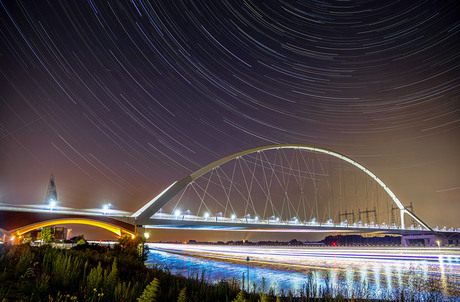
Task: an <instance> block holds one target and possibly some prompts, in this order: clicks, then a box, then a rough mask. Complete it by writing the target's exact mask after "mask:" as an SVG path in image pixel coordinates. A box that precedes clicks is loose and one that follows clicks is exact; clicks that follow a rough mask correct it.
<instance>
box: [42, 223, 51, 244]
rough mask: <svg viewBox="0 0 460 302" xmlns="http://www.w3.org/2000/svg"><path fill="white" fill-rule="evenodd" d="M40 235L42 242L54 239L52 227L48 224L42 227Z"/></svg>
mask: <svg viewBox="0 0 460 302" xmlns="http://www.w3.org/2000/svg"><path fill="white" fill-rule="evenodd" d="M40 236H41V238H42V240H43V241H44V242H46V243H49V242H52V241H53V240H54V235H53V229H52V228H51V227H50V226H47V227H44V228H42V231H41V235H40Z"/></svg>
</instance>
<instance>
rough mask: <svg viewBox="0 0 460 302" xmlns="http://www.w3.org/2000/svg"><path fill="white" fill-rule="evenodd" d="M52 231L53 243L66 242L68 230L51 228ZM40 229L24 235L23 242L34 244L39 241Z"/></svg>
mask: <svg viewBox="0 0 460 302" xmlns="http://www.w3.org/2000/svg"><path fill="white" fill-rule="evenodd" d="M51 229H52V230H53V238H54V241H56V242H59V241H65V240H67V235H68V229H67V228H64V227H54V226H53V227H51ZM41 239H42V238H41V229H37V230H32V231H30V232H28V233H26V234H25V235H24V240H25V241H30V242H35V241H37V240H41Z"/></svg>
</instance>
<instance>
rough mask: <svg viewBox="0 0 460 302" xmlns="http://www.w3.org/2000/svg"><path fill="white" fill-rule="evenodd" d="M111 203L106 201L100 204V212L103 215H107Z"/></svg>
mask: <svg viewBox="0 0 460 302" xmlns="http://www.w3.org/2000/svg"><path fill="white" fill-rule="evenodd" d="M111 206H112V205H111V204H110V203H106V204H105V205H103V206H102V213H103V214H104V215H107V214H108V213H109V212H110V207H111Z"/></svg>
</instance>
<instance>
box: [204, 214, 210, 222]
mask: <svg viewBox="0 0 460 302" xmlns="http://www.w3.org/2000/svg"><path fill="white" fill-rule="evenodd" d="M208 218H209V213H208V212H206V213H204V219H206V220H208Z"/></svg>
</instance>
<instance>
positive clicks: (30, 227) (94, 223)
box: [16, 218, 135, 238]
mask: <svg viewBox="0 0 460 302" xmlns="http://www.w3.org/2000/svg"><path fill="white" fill-rule="evenodd" d="M57 224H86V225H91V226H95V227H99V228H103V229H106V230H108V231H110V232H113V233H115V234H117V235H118V236H121V232H122V229H121V228H119V227H117V226H114V225H111V224H108V223H104V222H100V221H94V220H89V219H75V218H69V219H59V220H53V221H45V222H40V223H36V224H32V225H28V226H26V227H24V228H22V229H19V230H17V231H16V234H17V235H23V234H25V233H27V232H30V231H32V230H35V229H39V228H43V227H47V226H52V225H57ZM123 232H125V233H128V234H130V235H131V236H133V238H134V236H135V235H134V234H133V233H131V232H129V231H126V230H123Z"/></svg>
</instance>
